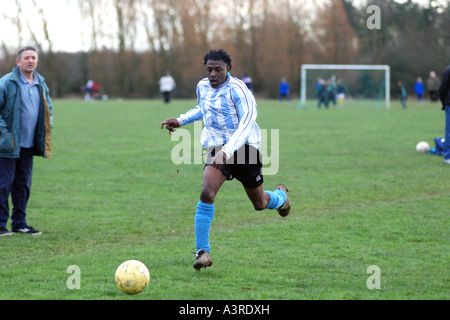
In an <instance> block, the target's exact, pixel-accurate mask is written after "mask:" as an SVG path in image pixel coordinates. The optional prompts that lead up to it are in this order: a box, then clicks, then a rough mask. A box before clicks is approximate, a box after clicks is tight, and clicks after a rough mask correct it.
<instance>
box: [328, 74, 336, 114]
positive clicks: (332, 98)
mask: <svg viewBox="0 0 450 320" xmlns="http://www.w3.org/2000/svg"><path fill="white" fill-rule="evenodd" d="M330 101H331V102H333V105H334V106H335V107H336V93H335V88H334V85H333V82H332V81H331V80H328V82H327V91H326V98H325V108H328V105H329V103H330Z"/></svg>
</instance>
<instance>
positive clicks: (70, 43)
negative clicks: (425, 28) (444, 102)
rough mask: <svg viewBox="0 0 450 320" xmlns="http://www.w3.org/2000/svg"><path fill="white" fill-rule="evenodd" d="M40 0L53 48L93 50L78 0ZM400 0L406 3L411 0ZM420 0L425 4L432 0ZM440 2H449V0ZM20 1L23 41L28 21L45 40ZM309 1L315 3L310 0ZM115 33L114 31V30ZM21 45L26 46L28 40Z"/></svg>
mask: <svg viewBox="0 0 450 320" xmlns="http://www.w3.org/2000/svg"><path fill="white" fill-rule="evenodd" d="M1 1H2V6H1V8H0V30H1V32H0V34H1V35H0V37H1V38H0V39H1V42H2V43H0V44H3V43H4V44H6V45H7V46H11V47H14V48H15V47H17V46H18V45H19V43H18V39H17V27H16V26H15V25H16V23H17V22H16V21H14V20H13V19H15V17H16V15H17V11H16V10H17V9H16V5H15V0H1ZM37 1H38V5H39V6H42V8H43V9H44V12H45V17H46V19H47V20H48V29H49V33H50V35H51V38H52V43H53V49H54V50H55V51H67V52H77V51H81V50H85V51H86V50H89V49H90V47H91V43H90V41H89V39H88V40H86V39H84V42H83V39H82V31H83V30H84V34H85V36H88V35H89V31H90V30H89V26H87V25H85V24H84V25H82V24H81V17H80V12H79V9H78V3H77V0H37ZM397 1H398V2H405V1H407V0H397ZM416 1H417V2H421V3H424V4H427V3H428V0H416ZM438 1H444V2H447V0H438ZM8 2H10V3H11V4H8ZM19 2H20V4H21V6H22V11H23V14H22V17H21V22H22V25H23V30H24V35H23V37H24V39H23V41H24V42H27V41H29V40H30V37H29V32H28V27H27V23H28V24H29V25H30V27H31V28H33V30H35V32H36V34H37V35H38V37H41V36H42V39H44V38H43V34H42V23H41V18H40V17H39V16H37V15H36V9H35V8H34V6H33V4H32V2H31V1H30V0H19ZM305 2H306V3H311V2H310V1H305ZM365 2H366V0H354V3H355V4H361V3H365ZM447 3H448V2H447ZM106 9H107V8H106ZM106 9H105V10H106ZM109 9H111V8H109ZM68 13H69V14H68ZM111 16H114V14H111ZM111 28H115V23H114V21H112V22H111ZM112 30H114V29H112ZM5 31H6V32H5ZM111 33H112V34H113V33H114V32H111ZM142 42H143V43H144V42H145V39H142ZM21 45H25V43H23V44H21ZM105 45H107V46H110V45H111V43H107V44H105ZM138 45H139V43H138Z"/></svg>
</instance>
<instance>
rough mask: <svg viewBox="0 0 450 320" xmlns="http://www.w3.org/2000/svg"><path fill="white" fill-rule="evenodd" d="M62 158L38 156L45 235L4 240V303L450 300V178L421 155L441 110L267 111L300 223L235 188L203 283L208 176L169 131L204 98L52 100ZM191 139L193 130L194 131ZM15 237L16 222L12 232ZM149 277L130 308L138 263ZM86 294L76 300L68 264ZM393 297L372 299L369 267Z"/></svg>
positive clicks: (216, 227) (223, 198) (436, 161)
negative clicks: (181, 161)
mask: <svg viewBox="0 0 450 320" xmlns="http://www.w3.org/2000/svg"><path fill="white" fill-rule="evenodd" d="M53 103H54V130H53V158H52V159H49V160H44V159H42V158H35V169H34V177H33V187H32V194H31V199H30V202H29V207H28V223H29V224H30V225H31V226H33V227H35V228H36V229H38V230H40V231H42V232H43V234H42V235H41V236H36V237H32V236H25V235H13V236H11V237H2V238H0V247H1V250H0V299H2V300H9V299H14V300H16V299H19V300H22V299H23V300H41V299H50V300H54V299H55V300H56V299H64V300H85V299H93V300H100V299H101V300H103V299H107V300H109V299H113V300H114V299H118V300H119V299H120V300H141V299H142V300H162V299H164V300H180V299H181V300H185V299H187V300H210V299H211V300H229V299H233V300H280V299H283V300H303V299H314V300H315V299H319V300H322V299H327V300H328V299H345V300H347V299H358V300H359V299H361V300H392V299H402V300H403V299H404V300H409V299H414V300H416V299H426V300H431V299H433V300H435V299H445V300H447V299H449V298H450V283H449V280H450V279H449V275H450V273H449V265H450V264H449V262H450V261H449V218H448V215H449V213H450V206H449V199H450V189H449V187H448V186H449V181H450V166H448V165H444V164H443V158H442V157H437V156H434V155H429V154H425V155H423V154H418V153H417V152H416V151H415V145H416V144H417V142H419V141H421V140H425V141H428V142H429V143H430V144H431V145H432V146H434V142H433V139H434V138H435V137H437V136H442V135H443V134H444V113H443V112H442V111H441V110H440V108H439V106H438V105H437V104H431V103H426V104H424V105H418V104H416V103H415V102H413V101H411V102H410V103H409V106H408V109H407V110H402V109H401V108H400V105H399V103H397V102H393V104H392V106H391V109H390V110H386V109H383V108H380V109H378V108H377V107H376V103H375V102H361V101H360V102H347V105H346V107H345V108H342V109H334V108H332V109H329V110H317V109H316V108H315V107H314V103H313V102H312V103H311V104H310V106H309V107H306V108H304V109H300V110H299V109H296V103H292V104H291V105H287V104H282V105H280V104H278V103H277V102H276V101H270V100H265V101H264V100H263V101H259V102H258V103H259V104H258V110H259V115H258V123H259V125H260V127H261V128H264V129H268V130H270V129H279V134H280V141H279V142H280V166H279V171H278V174H277V175H269V176H265V177H264V179H265V187H266V189H270V190H273V189H274V187H275V185H276V184H278V183H284V184H286V185H287V187H288V188H289V190H290V198H291V203H292V211H291V214H290V215H289V216H288V217H287V218H281V217H279V216H278V214H277V212H276V211H271V210H266V211H263V212H256V211H254V210H253V208H252V205H251V203H250V201H249V200H248V199H247V197H246V195H245V192H244V190H243V188H242V186H241V185H240V183H239V182H237V181H232V182H227V183H226V184H225V185H224V187H223V189H221V191H220V192H219V194H218V197H217V199H216V212H215V219H214V221H213V224H212V229H211V245H212V248H213V249H212V253H211V254H212V258H213V260H214V265H213V267H212V268H208V269H207V270H204V269H203V270H202V271H201V272H196V271H195V270H194V269H193V268H192V264H193V262H194V259H195V256H194V251H195V235H194V214H195V207H196V204H197V202H198V199H199V193H200V189H201V182H202V168H203V166H202V165H199V164H197V165H193V164H192V165H175V164H173V163H172V161H171V150H172V148H173V147H174V146H175V145H177V142H174V141H171V139H170V136H169V135H168V134H167V131H166V130H164V131H163V130H161V129H160V124H161V122H162V121H163V120H164V119H166V118H169V117H176V116H178V115H179V114H180V113H183V112H185V111H187V110H188V109H189V108H191V107H193V106H194V104H195V101H187V100H176V101H174V102H173V103H172V104H171V105H169V106H167V105H163V104H162V103H161V102H160V101H159V100H133V101H127V100H124V101H112V100H111V101H107V102H93V103H86V102H84V101H75V100H54V101H53ZM186 128H189V130H192V126H189V127H186ZM8 228H10V222H9V223H8ZM129 259H137V260H140V261H142V262H144V263H145V264H146V265H147V267H148V269H149V270H150V274H151V280H150V286H149V287H148V288H147V289H146V290H145V291H144V292H142V293H141V294H139V295H136V296H127V295H125V294H123V293H121V292H120V291H119V290H118V289H117V288H116V286H115V283H114V273H115V270H116V268H117V267H118V266H119V265H120V264H121V263H122V262H123V261H125V260H129ZM72 265H76V266H78V267H79V270H80V280H81V289H69V288H68V287H67V280H68V279H69V277H71V275H72V274H71V273H67V269H68V267H69V266H72ZM372 265H375V266H378V267H379V268H380V271H381V274H380V281H381V282H380V283H381V288H380V289H369V288H368V287H367V285H366V281H367V279H368V278H369V277H370V276H371V275H372V274H371V273H367V269H368V268H369V266H372Z"/></svg>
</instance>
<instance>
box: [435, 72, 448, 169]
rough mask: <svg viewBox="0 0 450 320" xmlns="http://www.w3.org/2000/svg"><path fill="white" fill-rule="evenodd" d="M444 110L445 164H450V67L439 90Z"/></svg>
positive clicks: (444, 74) (443, 75) (443, 76)
mask: <svg viewBox="0 0 450 320" xmlns="http://www.w3.org/2000/svg"><path fill="white" fill-rule="evenodd" d="M438 92H439V99H440V100H441V102H442V109H443V110H445V138H444V139H445V141H444V163H446V164H450V65H449V66H448V67H447V68H445V70H444V73H443V74H442V82H441V85H440V86H439V88H438Z"/></svg>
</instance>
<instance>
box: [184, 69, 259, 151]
mask: <svg viewBox="0 0 450 320" xmlns="http://www.w3.org/2000/svg"><path fill="white" fill-rule="evenodd" d="M197 98H198V105H197V106H196V107H194V108H192V109H191V110H189V111H188V112H187V113H185V114H182V115H180V117H179V118H178V119H177V120H178V122H179V124H180V126H183V125H186V124H189V123H192V122H194V121H198V120H201V119H203V123H204V124H205V127H204V128H203V131H202V135H201V138H200V142H201V143H202V145H203V146H204V147H205V148H209V147H218V146H222V145H223V148H222V150H223V151H224V152H225V154H226V155H227V158H230V157H231V156H232V155H233V153H234V152H235V151H237V150H239V149H240V148H241V147H242V146H243V145H244V144H245V143H248V144H249V145H251V146H253V147H255V148H257V149H258V148H259V146H260V144H261V131H260V128H259V126H258V124H257V123H256V116H257V113H258V112H257V110H256V101H255V98H254V96H253V94H252V93H251V92H250V90H248V88H247V86H246V85H245V83H244V82H242V81H241V80H239V79H237V78H234V77H231V76H229V77H228V79H227V81H226V82H225V83H223V84H222V85H221V86H220V87H218V88H213V87H212V86H211V84H210V83H209V80H208V78H204V79H202V80H201V81H200V82H199V83H198V85H197Z"/></svg>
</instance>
